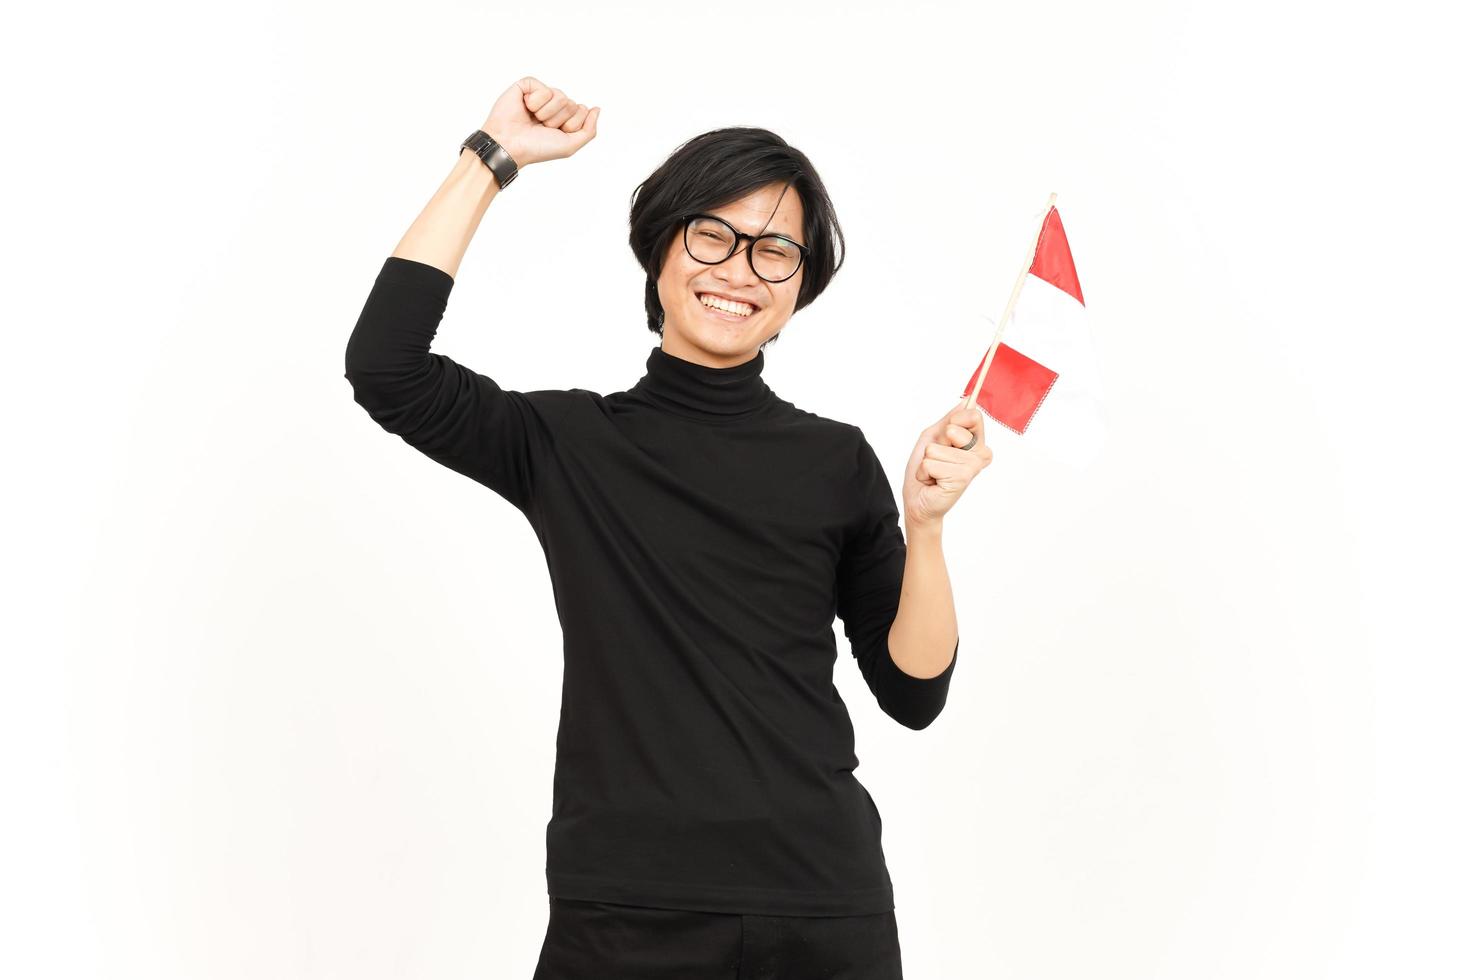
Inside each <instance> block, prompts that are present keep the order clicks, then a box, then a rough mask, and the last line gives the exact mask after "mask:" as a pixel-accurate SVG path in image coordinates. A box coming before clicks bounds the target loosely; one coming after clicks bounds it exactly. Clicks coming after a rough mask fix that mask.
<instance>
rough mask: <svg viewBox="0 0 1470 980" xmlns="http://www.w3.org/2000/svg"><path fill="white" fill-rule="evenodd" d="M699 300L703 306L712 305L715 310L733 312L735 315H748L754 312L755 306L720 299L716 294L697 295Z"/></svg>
mask: <svg viewBox="0 0 1470 980" xmlns="http://www.w3.org/2000/svg"><path fill="white" fill-rule="evenodd" d="M699 301H700V302H701V303H703V304H704V305H705V306H713V307H714V308H715V309H717V310H724V311H725V312H726V313H734V314H735V315H736V316H750V314H752V313H754V312H755V307H753V306H751V305H750V304H749V303H731V302H730V301H728V300H723V299H720V298H719V297H718V296H709V295H703V296H700V297H699Z"/></svg>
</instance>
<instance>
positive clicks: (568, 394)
mask: <svg viewBox="0 0 1470 980" xmlns="http://www.w3.org/2000/svg"><path fill="white" fill-rule="evenodd" d="M453 285H454V280H453V278H452V277H451V276H450V275H449V274H448V273H447V272H444V271H443V270H441V269H438V268H435V267H434V266H430V265H426V264H423V263H420V262H415V261H412V260H409V259H401V258H398V257H389V258H388V259H387V261H386V262H385V263H384V265H383V268H382V271H381V272H380V273H379V275H378V277H377V281H376V282H375V283H374V285H373V288H372V291H371V292H370V293H369V295H368V298H367V302H366V305H365V306H364V307H363V310H362V314H361V316H360V317H359V319H358V321H357V325H356V327H355V328H354V330H353V332H352V336H351V338H350V340H349V341H348V344H347V353H346V378H347V380H348V381H349V382H351V385H352V388H353V392H354V397H355V399H356V401H357V403H358V404H359V405H361V406H362V407H363V408H364V409H366V411H367V412H368V414H369V415H370V416H371V417H372V418H373V419H374V420H375V421H376V422H377V423H378V424H379V425H381V426H382V427H383V428H384V429H386V430H387V431H389V432H392V433H394V434H396V435H398V436H400V437H402V439H403V440H404V441H405V442H407V443H408V444H409V445H411V446H413V447H414V448H415V449H417V450H419V451H420V452H422V453H424V454H425V455H427V456H429V457H430V458H432V459H434V460H436V461H437V462H439V463H441V464H443V465H444V466H447V467H450V468H451V469H453V470H455V471H457V472H459V473H461V474H463V475H465V476H467V477H469V478H471V479H473V480H475V481H477V482H479V483H481V484H483V485H484V486H486V487H488V488H489V489H491V490H493V491H495V492H496V493H497V494H499V495H500V496H501V497H503V498H504V499H506V500H507V501H509V502H510V503H511V504H513V505H514V506H515V507H516V508H517V509H518V510H520V511H521V513H522V514H523V515H524V516H525V517H526V519H527V520H528V521H529V522H530V525H531V527H532V528H533V529H534V531H535V534H536V537H537V539H538V540H539V541H540V543H541V547H542V549H543V551H544V552H545V556H546V567H547V570H548V571H549V573H550V576H551V584H552V593H553V597H554V600H555V604H556V610H557V615H558V618H559V619H560V621H561V626H562V633H563V675H562V699H561V718H560V723H559V726H558V729H557V737H556V770H555V774H554V777H553V790H552V806H551V819H550V821H549V822H548V824H547V827H546V881H547V888H548V892H549V893H550V894H551V895H552V896H555V897H559V898H568V899H584V900H593V901H604V902H616V903H622V904H631V905H645V906H653V907H662V908H678V909H691V910H698V911H709V912H734V913H749V914H766V915H861V914H868V913H873V912H882V911H887V910H890V909H893V908H894V901H893V885H892V882H891V880H890V878H889V875H888V870H887V866H886V863H885V860H884V854H883V848H882V844H881V839H880V838H881V831H882V820H881V818H880V817H879V814H878V809H877V807H876V806H875V805H874V803H873V800H872V797H871V796H869V795H868V792H867V790H866V788H864V786H863V785H862V784H861V783H860V782H859V781H858V779H857V777H856V776H855V775H854V774H853V770H854V769H855V768H857V765H858V759H857V755H856V754H855V752H854V739H853V727H852V721H851V719H850V717H849V715H848V712H847V707H846V705H845V704H844V703H843V699H842V697H841V695H839V694H838V692H837V689H836V687H835V686H834V685H833V679H832V677H833V666H834V663H835V660H836V656H837V645H836V637H835V635H834V632H833V629H832V624H833V619H834V616H840V617H841V619H842V622H843V630H844V632H845V634H846V636H847V638H848V640H849V642H850V644H851V650H852V655H853V656H854V657H855V658H856V659H857V662H858V666H859V669H860V671H861V673H862V677H863V679H864V681H865V682H866V684H867V687H868V689H869V691H870V692H871V693H872V695H873V696H874V697H875V698H876V699H877V703H878V705H879V706H880V707H881V708H882V710H883V711H884V712H885V713H886V714H888V715H889V716H890V717H892V718H893V719H895V720H896V721H898V722H899V723H900V724H903V725H905V726H907V727H909V728H914V729H920V728H923V727H925V726H926V725H928V724H929V723H930V722H931V721H933V720H934V718H935V717H936V716H937V715H938V714H939V712H940V710H941V709H942V708H943V707H944V703H945V697H946V694H947V692H948V690H949V684H950V678H951V675H952V674H953V672H954V666H955V662H956V660H957V658H958V653H959V647H958V643H957V644H956V648H955V655H954V656H953V657H952V658H951V660H950V663H949V666H948V667H947V668H946V669H945V671H944V672H943V673H941V674H939V675H938V676H936V677H932V678H918V677H913V676H911V675H909V674H906V673H904V672H903V671H902V670H900V669H899V667H898V666H897V665H896V664H895V663H894V662H893V659H892V657H891V656H890V655H889V651H888V630H889V627H890V626H891V625H892V624H893V620H894V616H895V614H896V613H897V610H898V601H899V592H900V585H901V584H902V580H903V570H904V558H905V542H904V538H903V534H902V532H901V531H900V528H899V522H898V508H897V506H896V504H895V501H894V495H893V491H892V489H891V488H890V487H889V484H888V480H887V477H886V476H885V475H884V472H883V468H882V466H881V464H880V463H879V461H878V458H877V456H876V455H875V453H874V452H873V449H872V447H871V446H870V445H869V444H868V441H867V439H866V438H865V437H864V435H863V433H862V431H861V430H860V429H859V428H858V427H857V426H854V425H850V424H847V423H843V422H836V421H832V420H829V419H826V418H822V417H820V416H818V415H814V414H812V413H811V412H807V411H804V410H802V409H799V408H797V407H796V406H795V405H793V404H792V403H790V402H788V401H785V400H783V399H782V398H780V397H778V396H777V395H776V394H775V392H773V391H772V390H771V389H770V388H769V387H768V386H767V385H766V383H765V381H764V380H763V379H762V377H761V370H762V368H763V367H764V366H765V354H764V352H758V353H757V354H756V356H755V357H754V358H752V359H751V360H749V361H746V362H745V363H743V364H739V365H736V366H734V367H726V368H713V367H707V366H705V365H702V364H697V363H694V362H692V361H686V360H683V359H681V358H679V357H675V356H673V355H671V354H668V353H665V352H664V350H663V349H662V348H661V347H655V348H653V349H652V350H651V351H650V352H649V355H648V361H647V364H646V365H645V368H646V373H645V374H644V375H643V377H641V378H640V379H639V380H638V382H637V383H636V384H634V385H633V386H632V387H631V388H629V389H628V390H626V391H620V392H615V393H613V394H608V395H600V394H598V393H596V392H593V391H587V390H584V389H580V388H572V389H568V390H554V389H553V390H542V391H525V392H522V391H512V390H508V389H505V388H502V387H501V386H500V385H498V384H497V383H496V382H495V381H493V380H491V379H490V378H488V377H486V376H485V375H483V374H478V373H476V372H474V371H472V370H470V369H468V368H466V367H464V366H462V365H460V364H458V363H456V362H455V361H453V360H451V359H450V358H448V357H446V356H444V355H442V354H437V353H431V352H430V350H429V347H430V344H431V343H432V341H433V339H434V335H435V333H436V332H437V330H438V326H439V322H440V320H441V319H442V317H443V315H444V310H445V307H446V305H447V303H448V299H449V293H450V290H451V288H452V287H453Z"/></svg>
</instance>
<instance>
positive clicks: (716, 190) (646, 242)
mask: <svg viewBox="0 0 1470 980" xmlns="http://www.w3.org/2000/svg"><path fill="white" fill-rule="evenodd" d="M772 183H785V184H786V185H787V187H786V188H785V189H783V190H782V193H783V194H784V193H785V190H786V189H789V188H791V187H794V188H795V189H796V192H797V193H798V194H799V195H800V196H801V207H802V239H803V241H802V244H804V245H806V246H807V247H808V248H809V249H810V252H809V254H808V255H807V258H806V261H805V262H803V263H802V269H801V288H800V290H798V292H797V294H796V309H798V310H800V309H802V308H803V307H805V306H807V305H808V304H810V303H811V302H812V301H813V300H815V299H816V298H817V297H818V296H820V295H821V294H822V291H823V290H824V289H826V288H827V284H828V283H829V282H831V281H832V277H833V276H834V275H836V273H837V270H838V269H840V268H841V267H842V262H843V258H844V256H845V255H846V252H847V247H846V242H845V241H844V240H843V237H842V228H841V226H840V225H838V223H837V214H836V211H835V210H834V209H833V207H832V199H831V198H830V197H828V196H827V188H826V187H825V186H824V185H823V184H822V178H821V177H819V176H817V171H816V168H815V167H813V166H812V163H811V161H810V160H808V159H807V157H806V154H804V153H802V152H801V151H800V150H798V149H797V148H796V147H794V146H792V145H791V144H789V143H787V142H786V141H785V140H783V139H782V138H781V137H779V136H777V135H776V134H775V133H773V132H771V131H770V130H769V129H758V128H755V127H750V126H732V127H727V128H725V129H716V130H711V131H710V132H708V133H702V134H700V135H699V136H696V137H694V138H693V139H691V140H688V141H687V142H685V143H684V144H683V145H681V146H680V147H679V148H678V149H676V150H675V151H674V152H673V153H671V154H670V155H669V158H668V159H667V160H665V161H664V162H663V163H662V164H661V165H660V166H659V168H658V169H657V170H655V171H654V172H653V173H652V174H650V175H649V176H648V177H647V179H645V180H644V181H643V182H642V183H641V184H639V185H638V186H637V187H636V188H634V190H633V195H632V197H631V198H630V199H629V204H630V207H629V211H628V244H629V245H630V246H632V248H633V255H634V256H635V257H636V258H637V259H638V264H639V265H641V266H642V267H643V271H644V272H645V273H647V276H648V278H647V281H646V282H645V283H644V287H643V307H644V310H645V311H646V312H647V314H648V329H649V330H651V331H653V332H654V333H656V334H658V335H659V336H663V313H664V310H663V305H662V304H661V303H660V302H659V299H658V277H659V274H660V273H661V272H662V271H663V261H664V255H665V253H666V252H667V251H668V248H669V245H670V243H671V242H672V241H673V236H674V235H676V234H679V233H680V232H681V231H682V230H683V225H681V224H680V221H679V219H680V218H681V217H682V216H683V215H686V214H689V213H691V212H694V211H710V210H713V209H715V208H718V207H722V206H724V205H726V204H729V203H731V202H732V201H738V200H739V199H740V198H742V197H744V196H745V195H747V194H750V193H751V192H753V191H756V190H759V189H760V188H762V187H765V186H766V185H768V184H772ZM779 336H780V331H777V332H776V334H775V335H773V336H771V337H769V338H767V340H766V343H767V344H768V343H771V342H772V341H774V340H775V339H776V337H779ZM761 347H762V349H764V348H765V344H762V345H761Z"/></svg>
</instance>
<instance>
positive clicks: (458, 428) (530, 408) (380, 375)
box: [344, 256, 559, 513]
mask: <svg viewBox="0 0 1470 980" xmlns="http://www.w3.org/2000/svg"><path fill="white" fill-rule="evenodd" d="M453 286H454V279H453V277H452V276H450V275H449V273H447V272H445V271H444V270H442V269H439V268H436V267H435V266H431V265H427V264H425V263H422V262H416V261H413V260H412V259H403V258H399V257H397V256H389V257H388V259H387V260H386V261H385V262H384V263H383V268H382V271H380V272H379V273H378V277H377V280H376V282H375V283H374V284H373V288H372V291H371V292H370V293H369V294H368V298H367V302H366V304H365V305H364V306H363V309H362V314H361V315H360V316H359V318H358V321H357V325H356V326H355V327H354V328H353V331H352V335H351V337H350V338H349V339H348V342H347V352H346V362H345V365H346V371H345V374H344V377H346V379H347V380H348V381H349V382H350V383H351V385H352V389H353V396H354V398H355V400H356V401H357V403H358V404H359V405H361V406H362V407H363V408H364V409H366V410H367V413H368V414H369V415H370V416H371V417H372V418H373V420H374V421H376V422H377V423H378V424H379V425H381V426H382V427H383V428H384V429H386V430H387V431H388V432H391V433H393V434H395V435H397V436H400V437H401V438H402V439H403V441H404V442H406V443H408V444H409V445H410V446H413V447H414V448H415V449H417V450H419V451H420V452H422V453H424V454H425V455H426V456H428V457H430V458H431V459H433V460H435V461H436V462H439V463H441V464H443V465H444V466H447V467H449V468H450V469H452V470H454V471H455V472H457V473H461V474H463V475H465V476H467V477H469V478H470V479H472V480H475V481H477V482H479V483H481V484H483V485H485V486H487V487H489V488H490V489H491V490H494V491H495V492H496V493H498V494H500V495H501V496H502V497H504V498H505V499H506V500H508V501H510V502H511V503H512V504H514V505H515V506H516V507H517V508H518V509H520V510H521V511H522V512H523V513H527V512H528V508H529V507H530V502H531V497H532V493H533V491H534V487H535V480H536V474H537V470H538V466H539V464H540V461H541V460H542V459H544V457H545V454H546V453H547V452H548V451H549V450H548V447H549V445H550V435H549V433H548V431H547V427H546V421H545V418H544V416H543V410H544V409H545V408H546V407H547V405H548V401H547V400H545V396H551V395H556V394H559V393H558V392H554V391H547V392H528V393H527V392H519V391H508V390H505V389H502V388H501V387H500V385H498V384H496V383H495V381H493V380H492V379H490V378H488V377H486V376H485V375H483V374H479V373H477V372H475V371H472V370H470V369H469V368H466V367H464V366H462V365H460V364H458V363H456V362H455V361H453V360H451V359H450V358H448V357H446V356H444V355H443V354H434V353H430V351H429V346H430V345H431V344H432V343H433V340H434V335H435V333H436V332H437V331H438V328H439V323H440V321H441V319H442V318H443V316H444V310H445V307H446V306H447V305H448V302H449V293H450V291H451V289H452V288H453Z"/></svg>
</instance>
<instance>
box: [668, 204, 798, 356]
mask: <svg viewBox="0 0 1470 980" xmlns="http://www.w3.org/2000/svg"><path fill="white" fill-rule="evenodd" d="M783 189H784V190H785V193H784V194H783V193H782V191H783ZM778 202H779V205H778ZM773 210H774V211H775V214H774V215H773V214H772V213H771V212H772V211H773ZM705 213H707V214H712V215H715V216H716V217H719V218H723V219H725V220H726V221H728V222H729V223H730V224H731V225H733V226H734V227H735V230H736V231H738V232H740V233H741V234H745V235H767V234H780V235H786V236H788V237H790V239H791V240H792V241H794V242H801V243H802V244H803V245H805V244H807V242H806V238H805V236H804V235H803V234H802V227H801V222H802V207H801V195H800V194H798V193H797V192H796V191H795V189H793V188H790V187H788V186H787V185H786V184H785V183H784V182H783V183H774V184H768V185H766V186H765V187H762V188H760V189H759V190H756V191H754V192H752V193H750V194H748V195H746V196H745V197H743V198H741V199H740V200H738V201H735V202H733V203H731V204H726V205H724V206H722V207H718V208H710V209H708V210H707V211H706V212H705ZM767 219H769V220H767ZM749 245H750V242H749V240H748V239H743V238H742V239H741V240H740V248H738V249H736V250H735V254H734V255H732V256H730V257H729V258H728V259H726V260H725V261H723V262H721V263H720V264H719V265H705V264H703V263H701V262H697V261H695V260H694V259H693V258H692V257H691V256H690V255H689V253H688V252H687V251H686V250H685V248H684V232H683V229H682V228H680V229H679V231H678V232H677V233H675V234H674V235H673V236H672V240H671V241H670V242H669V245H668V249H667V251H666V252H665V253H664V263H663V270H662V271H661V272H660V273H659V277H658V300H659V303H660V304H661V305H662V306H663V308H664V325H663V326H664V331H663V345H662V346H663V349H664V351H665V352H667V353H669V354H672V355H674V356H675V357H680V358H683V359H684V360H686V361H694V362H695V363H697V364H704V365H707V366H709V367H733V366H735V365H736V364H743V363H744V362H746V361H748V360H750V359H751V358H753V357H755V355H756V354H757V353H758V352H759V350H760V346H761V344H763V343H765V342H766V341H767V340H769V339H770V338H771V337H773V336H775V335H776V334H777V333H778V332H780V330H781V328H782V327H784V326H785V325H786V321H787V320H789V319H791V314H792V313H793V312H795V310H796V296H797V293H798V292H800V290H801V278H802V276H803V275H804V274H805V272H806V266H805V264H803V266H802V267H801V268H800V269H798V270H797V271H796V275H794V276H792V277H791V278H790V279H787V280H786V281H785V282H767V281H766V280H764V279H762V278H761V277H760V276H758V275H756V274H755V270H753V269H751V267H750V259H749V258H748V257H747V252H746V249H747V248H748V247H749ZM702 297H708V298H710V299H725V300H728V301H731V302H733V303H736V304H739V303H745V304H748V305H747V306H746V307H745V308H742V309H741V311H740V312H737V313H729V312H725V311H723V310H718V309H715V308H713V307H711V306H708V305H706V303H705V302H704V301H703V300H702ZM750 307H754V310H753V311H751V312H746V311H747V310H749V308H750ZM742 314H744V315H742Z"/></svg>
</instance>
